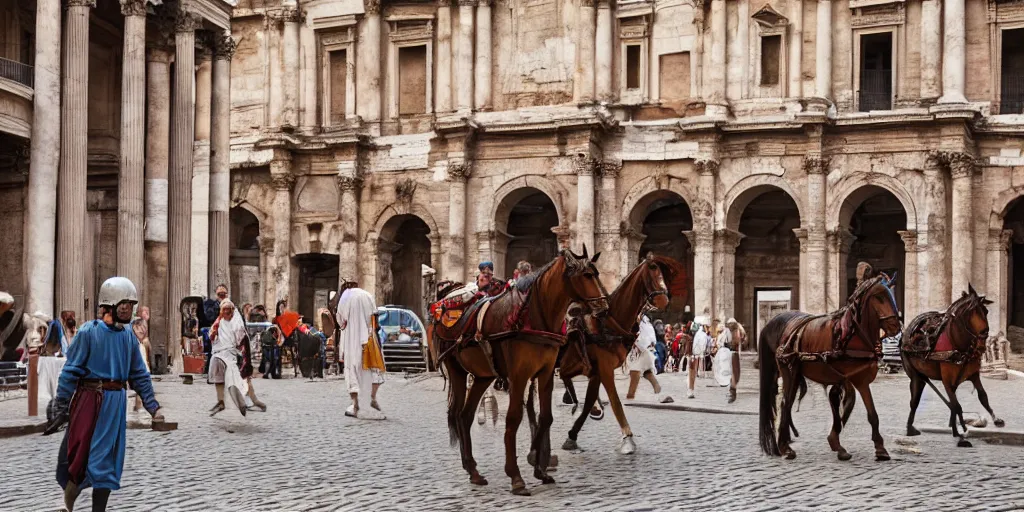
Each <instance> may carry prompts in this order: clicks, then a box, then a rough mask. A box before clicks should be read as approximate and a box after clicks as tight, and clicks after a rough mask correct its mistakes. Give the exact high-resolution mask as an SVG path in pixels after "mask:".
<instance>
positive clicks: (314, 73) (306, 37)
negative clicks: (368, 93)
mask: <svg viewBox="0 0 1024 512" xmlns="http://www.w3.org/2000/svg"><path fill="white" fill-rule="evenodd" d="M302 28H303V27H302V26H301V24H300V26H299V48H316V45H317V43H316V38H317V35H316V33H315V32H313V30H312V29H305V30H303V29H302ZM301 54H302V56H301V61H302V64H301V65H302V73H301V74H300V76H301V77H302V78H301V81H302V83H301V85H300V88H301V89H302V98H301V104H302V108H301V112H299V124H300V125H301V126H302V133H307V134H312V133H314V132H315V131H316V127H317V126H318V125H317V120H318V118H319V112H318V111H317V102H318V101H319V100H320V98H319V97H318V96H317V93H316V91H317V89H318V88H319V86H320V80H319V77H320V68H319V67H317V65H316V63H317V59H318V58H319V57H318V56H317V54H316V51H315V50H306V51H303V52H301ZM351 62H353V63H354V62H355V61H351ZM353 99H355V98H353ZM346 101H347V100H346ZM353 104H354V103H353Z"/></svg>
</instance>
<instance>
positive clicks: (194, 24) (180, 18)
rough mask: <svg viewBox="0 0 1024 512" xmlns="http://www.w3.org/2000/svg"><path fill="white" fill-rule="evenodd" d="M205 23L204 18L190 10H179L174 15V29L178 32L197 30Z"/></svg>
mask: <svg viewBox="0 0 1024 512" xmlns="http://www.w3.org/2000/svg"><path fill="white" fill-rule="evenodd" d="M202 25H203V19H202V18H200V17H199V15H197V14H193V13H191V12H188V11H178V13H177V14H176V15H175V16H174V31H175V32H177V33H179V34H180V33H183V32H185V33H188V32H195V31H196V29H198V28H199V27H201V26H202Z"/></svg>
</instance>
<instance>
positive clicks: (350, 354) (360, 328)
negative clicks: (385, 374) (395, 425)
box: [337, 288, 381, 419]
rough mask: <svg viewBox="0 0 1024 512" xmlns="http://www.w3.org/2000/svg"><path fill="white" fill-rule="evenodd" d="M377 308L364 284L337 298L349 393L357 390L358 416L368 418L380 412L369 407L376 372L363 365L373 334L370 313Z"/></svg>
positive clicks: (346, 291) (341, 345)
mask: <svg viewBox="0 0 1024 512" xmlns="http://www.w3.org/2000/svg"><path fill="white" fill-rule="evenodd" d="M376 309H377V306H376V305H375V304H374V302H373V297H372V296H371V295H370V294H369V293H368V292H367V291H366V290H363V289H361V288H349V289H348V290H345V292H344V293H342V295H341V300H340V301H339V302H338V317H337V320H338V325H339V326H341V342H340V343H339V344H338V347H339V348H340V350H341V353H342V354H343V355H344V357H345V382H346V384H347V386H348V392H349V393H358V400H359V413H358V417H360V418H368V419H372V418H374V417H375V416H381V415H380V413H379V412H377V411H376V410H375V409H373V408H371V407H370V400H371V393H372V390H373V383H374V380H375V375H374V372H373V371H371V370H366V369H364V368H363V346H364V345H366V343H367V341H368V339H369V337H370V329H371V323H370V315H371V314H373V313H374V311H376Z"/></svg>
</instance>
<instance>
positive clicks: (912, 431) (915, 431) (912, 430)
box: [907, 425, 921, 437]
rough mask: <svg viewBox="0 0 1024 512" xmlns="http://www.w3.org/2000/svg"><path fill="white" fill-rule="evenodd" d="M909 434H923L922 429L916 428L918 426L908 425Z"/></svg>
mask: <svg viewBox="0 0 1024 512" xmlns="http://www.w3.org/2000/svg"><path fill="white" fill-rule="evenodd" d="M907 435H908V436H911V437H913V436H919V435H921V431H920V430H918V429H916V428H914V427H912V426H910V425H907Z"/></svg>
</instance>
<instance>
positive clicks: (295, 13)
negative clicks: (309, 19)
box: [280, 7, 306, 23]
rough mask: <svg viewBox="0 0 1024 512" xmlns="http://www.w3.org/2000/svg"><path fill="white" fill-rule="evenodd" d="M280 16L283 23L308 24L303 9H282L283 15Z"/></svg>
mask: <svg viewBox="0 0 1024 512" xmlns="http://www.w3.org/2000/svg"><path fill="white" fill-rule="evenodd" d="M280 16H281V21H283V22H285V23H305V22H306V13H305V11H303V10H302V9H296V8H292V7H289V8H286V9H282V10H281V13H280Z"/></svg>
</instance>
